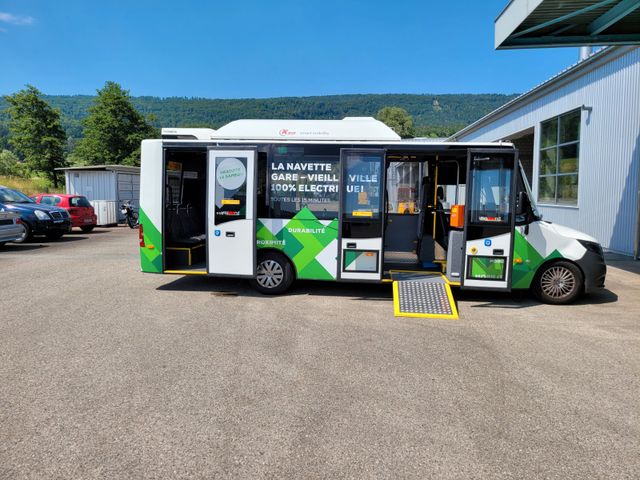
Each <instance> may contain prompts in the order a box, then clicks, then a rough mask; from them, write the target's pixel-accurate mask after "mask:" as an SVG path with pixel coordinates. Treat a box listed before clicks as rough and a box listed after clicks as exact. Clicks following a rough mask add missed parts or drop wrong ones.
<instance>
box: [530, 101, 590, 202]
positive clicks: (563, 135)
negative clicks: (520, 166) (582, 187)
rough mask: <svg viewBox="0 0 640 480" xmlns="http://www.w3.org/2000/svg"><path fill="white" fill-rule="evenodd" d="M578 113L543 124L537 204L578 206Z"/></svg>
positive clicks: (565, 115)
mask: <svg viewBox="0 0 640 480" xmlns="http://www.w3.org/2000/svg"><path fill="white" fill-rule="evenodd" d="M579 154H580V110H574V111H572V112H569V113H565V114H564V115H560V116H559V117H555V118H552V119H550V120H547V121H546V122H542V135H541V138H540V168H539V170H538V173H539V175H538V178H539V182H538V202H539V203H547V204H556V205H577V204H578V166H579V165H578V164H579V161H578V159H579Z"/></svg>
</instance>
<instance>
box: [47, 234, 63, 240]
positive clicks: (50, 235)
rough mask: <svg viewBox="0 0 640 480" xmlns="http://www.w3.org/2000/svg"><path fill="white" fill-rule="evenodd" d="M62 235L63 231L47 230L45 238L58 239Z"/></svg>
mask: <svg viewBox="0 0 640 480" xmlns="http://www.w3.org/2000/svg"><path fill="white" fill-rule="evenodd" d="M63 235H64V232H49V233H47V235H46V237H47V240H60V239H61V238H62V236H63Z"/></svg>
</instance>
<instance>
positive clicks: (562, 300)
mask: <svg viewBox="0 0 640 480" xmlns="http://www.w3.org/2000/svg"><path fill="white" fill-rule="evenodd" d="M583 288H584V276H583V275H582V272H581V271H580V269H579V268H578V267H577V266H576V265H574V264H573V263H570V262H555V263H551V264H549V265H546V266H544V267H543V268H542V270H541V271H540V272H538V274H537V275H536V279H535V281H534V283H533V293H534V295H535V296H536V297H537V298H538V300H540V301H541V302H544V303H550V304H553V305H566V304H568V303H571V302H573V301H574V300H576V299H577V298H578V297H579V296H580V294H581V293H582V290H583Z"/></svg>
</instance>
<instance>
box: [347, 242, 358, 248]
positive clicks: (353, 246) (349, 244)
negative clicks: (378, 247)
mask: <svg viewBox="0 0 640 480" xmlns="http://www.w3.org/2000/svg"><path fill="white" fill-rule="evenodd" d="M357 246H358V245H357V244H356V242H347V248H356V247H357Z"/></svg>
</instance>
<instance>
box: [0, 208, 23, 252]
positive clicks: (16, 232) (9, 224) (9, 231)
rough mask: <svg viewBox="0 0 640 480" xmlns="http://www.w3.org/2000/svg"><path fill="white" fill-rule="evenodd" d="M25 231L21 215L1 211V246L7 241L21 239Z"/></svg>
mask: <svg viewBox="0 0 640 480" xmlns="http://www.w3.org/2000/svg"><path fill="white" fill-rule="evenodd" d="M24 231H25V230H24V227H23V226H22V222H21V220H20V215H18V214H17V213H12V212H3V211H0V247H2V246H3V245H4V244H5V243H7V242H13V241H15V240H19V239H20V238H22V237H23V236H24Z"/></svg>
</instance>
